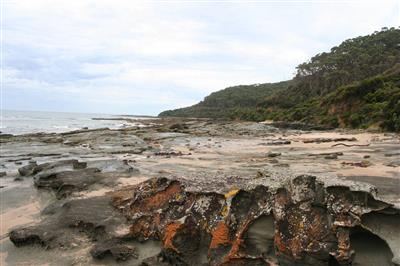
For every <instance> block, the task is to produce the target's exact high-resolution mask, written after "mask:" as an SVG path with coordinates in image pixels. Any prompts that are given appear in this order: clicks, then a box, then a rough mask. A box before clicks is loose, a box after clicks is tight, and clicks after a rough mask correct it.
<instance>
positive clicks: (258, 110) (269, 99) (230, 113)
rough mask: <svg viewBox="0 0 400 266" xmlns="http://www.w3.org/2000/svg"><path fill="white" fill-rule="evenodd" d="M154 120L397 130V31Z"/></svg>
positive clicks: (399, 71) (319, 56)
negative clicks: (285, 77) (282, 77)
mask: <svg viewBox="0 0 400 266" xmlns="http://www.w3.org/2000/svg"><path fill="white" fill-rule="evenodd" d="M160 116H177V117H208V118H220V119H240V120H250V121H263V120H268V119H272V120H280V121H300V122H305V123H314V124H319V125H326V126H330V127H349V128H380V129H382V130H389V131H400V29H399V28H390V29H389V28H382V30H381V31H377V32H374V33H372V34H370V35H367V36H361V37H356V38H353V39H348V40H346V41H344V42H342V43H341V44H340V45H339V46H336V47H333V48H332V49H331V50H330V51H329V52H323V53H320V54H317V55H315V56H314V57H312V58H311V59H310V60H309V61H308V62H304V63H302V64H300V65H298V66H297V68H296V75H295V76H294V78H293V79H292V80H289V81H282V82H278V83H264V84H254V85H240V86H234V87H229V88H226V89H224V90H221V91H218V92H214V93H212V94H210V95H209V96H207V97H205V98H204V100H203V101H201V102H200V103H198V104H195V105H193V106H190V107H186V108H180V109H176V110H169V111H165V112H162V113H161V114H160Z"/></svg>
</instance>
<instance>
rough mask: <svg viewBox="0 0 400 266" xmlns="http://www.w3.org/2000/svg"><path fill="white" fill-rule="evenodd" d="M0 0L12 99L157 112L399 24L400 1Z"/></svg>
mask: <svg viewBox="0 0 400 266" xmlns="http://www.w3.org/2000/svg"><path fill="white" fill-rule="evenodd" d="M0 1H1V5H2V12H1V13H2V19H1V22H2V24H1V30H2V32H1V37H2V39H1V55H2V57H1V63H2V75H1V85H2V89H1V108H2V109H11V110H38V111H61V112H85V113H110V114H145V115H157V114H158V113H159V112H161V111H163V110H167V109H173V108H178V107H184V106H189V105H192V104H194V103H196V102H198V101H200V100H202V99H203V98H204V97H205V96H207V95H208V94H209V93H211V92H213V91H218V90H221V89H223V88H225V87H229V86H234V85H239V84H254V83H266V82H276V81H281V80H287V79H291V78H292V77H293V75H294V73H295V67H296V66H297V65H298V64H300V63H302V62H304V61H306V60H308V59H309V58H310V57H312V56H313V55H315V54H317V53H320V52H324V51H329V49H330V48H331V47H333V46H335V45H339V44H340V43H341V42H342V41H344V40H345V39H348V38H353V37H357V36H361V35H366V34H370V33H373V32H374V31H376V30H380V29H381V28H382V27H398V26H400V0H377V1H372V0H371V1H368V0H359V1H356V0H349V1H341V0H332V1H330V0H329V1H328V0H307V1H300V0H298V1H296V0H281V1H277V0H273V1H270V0H215V1H211V0H0Z"/></svg>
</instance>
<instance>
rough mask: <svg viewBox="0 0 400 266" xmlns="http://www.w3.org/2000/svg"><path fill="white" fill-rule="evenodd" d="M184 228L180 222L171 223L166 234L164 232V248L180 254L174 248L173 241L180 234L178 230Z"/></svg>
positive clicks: (166, 229)
mask: <svg viewBox="0 0 400 266" xmlns="http://www.w3.org/2000/svg"><path fill="white" fill-rule="evenodd" d="M182 226H183V224H181V223H180V222H173V223H170V224H168V225H167V226H166V228H165V232H164V237H163V243H164V248H166V249H172V250H174V251H175V252H177V253H179V250H177V248H176V247H175V246H174V244H173V239H174V237H175V235H176V233H177V232H178V230H179V229H180V228H181V227H182Z"/></svg>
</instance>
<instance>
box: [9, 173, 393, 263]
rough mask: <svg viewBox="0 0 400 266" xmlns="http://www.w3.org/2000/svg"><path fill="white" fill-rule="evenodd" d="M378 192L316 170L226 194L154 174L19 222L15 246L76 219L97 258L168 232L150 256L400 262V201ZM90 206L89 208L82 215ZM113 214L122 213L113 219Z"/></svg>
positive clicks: (161, 259)
mask: <svg viewBox="0 0 400 266" xmlns="http://www.w3.org/2000/svg"><path fill="white" fill-rule="evenodd" d="M186 182H187V181H186ZM192 187H193V186H191V188H192ZM375 196H376V195H374V192H373V191H372V192H371V191H354V190H352V189H350V188H349V187H347V186H339V185H338V186H326V185H324V183H322V182H321V181H318V180H317V179H316V178H315V177H314V176H308V175H302V176H298V177H296V178H294V179H291V180H290V181H287V182H286V183H284V184H282V185H280V186H278V187H274V188H272V187H268V186H266V185H260V184H259V185H248V186H246V187H243V188H240V189H234V190H231V191H229V192H228V193H225V194H223V193H220V192H206V191H205V190H204V188H198V189H189V186H186V184H185V181H179V180H171V179H166V178H156V179H150V180H147V181H145V182H143V183H141V184H139V185H137V186H130V187H126V188H124V189H121V190H118V191H115V192H113V193H111V195H109V196H107V197H104V198H101V199H100V198H99V199H97V200H94V201H90V200H84V201H85V202H83V200H73V201H71V202H69V203H66V204H67V205H66V204H64V205H63V207H62V208H61V211H55V215H54V217H56V218H54V217H53V218H51V217H50V218H48V219H47V220H46V221H44V222H42V223H41V224H39V225H37V226H34V227H30V228H25V229H17V230H14V231H12V232H11V233H10V239H11V241H13V242H14V244H16V245H17V246H20V245H24V244H31V243H33V242H36V243H39V244H41V245H43V246H46V247H55V246H57V244H58V245H61V243H60V241H62V240H63V239H62V238H61V237H60V235H62V233H61V232H62V231H63V230H64V229H65V228H71V226H72V225H75V226H77V227H81V229H80V231H84V232H86V234H89V235H90V236H91V238H92V239H95V240H96V245H95V246H94V247H93V249H92V252H91V254H92V255H93V256H94V257H95V258H102V257H104V256H105V255H107V254H109V255H112V256H114V257H115V258H116V259H128V258H135V257H137V254H136V253H135V249H134V248H133V247H132V246H131V245H130V244H127V243H128V242H129V241H130V240H136V241H139V242H145V241H146V240H149V239H153V240H158V241H160V242H161V243H162V248H161V251H160V253H159V254H158V255H157V256H155V257H150V258H146V259H144V260H143V261H142V264H143V265H393V264H396V263H397V264H399V258H400V257H399V255H400V251H399V246H400V245H399V243H398V234H399V230H400V229H399V227H398V224H399V222H400V214H399V210H398V209H396V208H394V206H392V205H391V204H389V203H386V202H383V201H380V200H379V199H377V198H376V197H375ZM99 200H100V202H101V204H102V206H103V208H104V211H105V212H106V213H104V214H101V210H102V209H101V208H100V209H99V207H101V206H100V205H98V203H99ZM107 202H108V203H107ZM91 203H93V204H97V205H96V206H95V207H97V208H96V209H95V210H96V211H94V209H93V208H92V207H91ZM73 206H79V209H78V210H79V211H77V210H75V209H74V208H73ZM110 207H111V208H114V210H111V209H110ZM87 210H91V211H90V212H88V213H89V214H90V215H81V213H83V212H86V211H87ZM110 216H114V217H118V219H116V220H114V222H113V223H110V220H109V218H107V217H110ZM122 217H124V218H122ZM88 219H89V220H90V221H86V220H88ZM69 221H71V222H69ZM115 222H117V223H118V222H120V223H123V224H125V225H126V226H128V227H129V232H126V233H125V235H123V236H116V235H115V233H113V232H114V231H113V230H111V229H109V228H112V227H114V226H115ZM96 224H98V225H96ZM86 225H90V226H89V227H88V226H86ZM99 225H101V226H100V227H99ZM83 228H86V229H85V230H83ZM88 228H89V229H88ZM93 228H102V231H101V232H100V231H98V230H97V229H96V230H94V229H93ZM46 230H48V231H49V232H52V237H48V235H49V234H46V233H45V232H46ZM74 234H76V232H75V233H74ZM396 236H397V237H396ZM64 237H65V236H64ZM109 243H117V244H112V245H110V244H109Z"/></svg>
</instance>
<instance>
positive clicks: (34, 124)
mask: <svg viewBox="0 0 400 266" xmlns="http://www.w3.org/2000/svg"><path fill="white" fill-rule="evenodd" d="M93 118H102V119H112V120H98V119H93ZM125 118H128V116H124V115H109V114H87V113H86V114H85V113H65V112H41V111H13V110H1V116H0V131H1V133H3V134H14V135H19V134H26V133H38V132H46V133H60V132H67V131H72V130H78V129H82V128H85V127H87V128H89V129H94V128H102V127H108V128H111V129H117V128H122V127H128V126H135V125H137V126H140V125H141V124H140V123H130V122H127V121H126V120H124V119H125ZM129 118H133V119H135V120H137V119H144V118H148V117H142V116H129ZM114 119H115V120H114Z"/></svg>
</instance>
